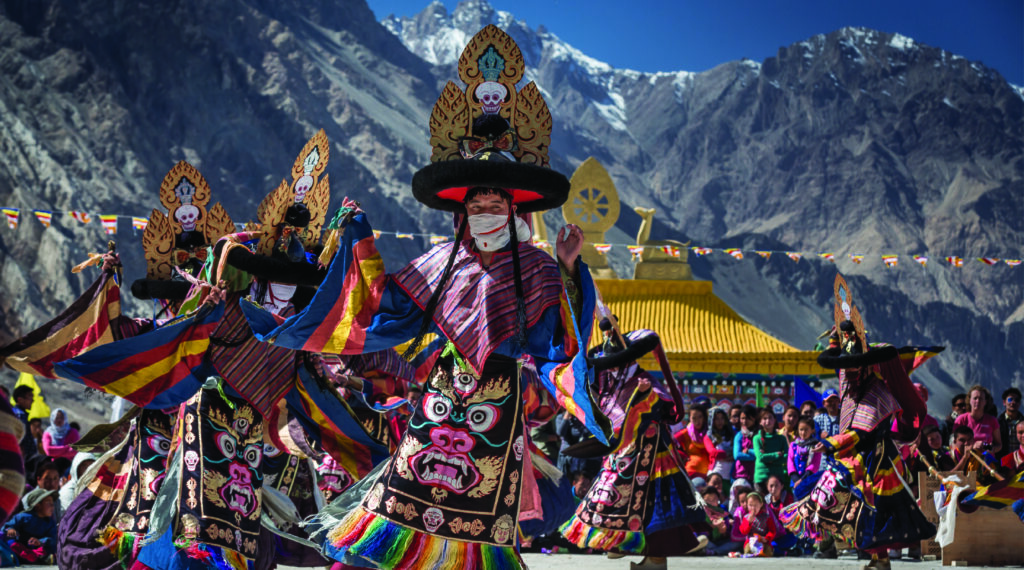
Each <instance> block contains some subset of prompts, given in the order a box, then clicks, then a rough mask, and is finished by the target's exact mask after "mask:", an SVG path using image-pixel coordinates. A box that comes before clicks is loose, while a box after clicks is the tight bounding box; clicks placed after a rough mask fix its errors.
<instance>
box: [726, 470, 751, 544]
mask: <svg viewBox="0 0 1024 570" xmlns="http://www.w3.org/2000/svg"><path fill="white" fill-rule="evenodd" d="M753 490H754V488H753V487H751V486H750V485H749V483H747V481H746V479H737V480H736V481H734V482H733V484H732V490H731V491H730V493H731V495H732V499H731V500H730V501H729V510H730V511H732V531H731V533H730V535H729V536H730V538H731V539H732V540H733V542H735V543H736V544H737V545H742V544H743V542H744V540H746V536H744V534H743V533H742V532H740V521H741V520H742V519H743V517H745V516H747V495H749V494H750V493H751V492H753Z"/></svg>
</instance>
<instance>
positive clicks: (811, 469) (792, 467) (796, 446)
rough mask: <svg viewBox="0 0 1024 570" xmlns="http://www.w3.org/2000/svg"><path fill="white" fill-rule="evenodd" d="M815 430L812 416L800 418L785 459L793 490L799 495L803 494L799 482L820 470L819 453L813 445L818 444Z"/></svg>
mask: <svg viewBox="0 0 1024 570" xmlns="http://www.w3.org/2000/svg"><path fill="white" fill-rule="evenodd" d="M816 431H817V430H816V429H815V426H814V419H813V418H800V421H799V422H797V428H796V434H797V437H796V439H795V440H793V442H792V443H790V444H789V454H788V455H787V459H786V464H787V467H788V471H789V479H790V481H792V484H793V490H794V491H795V492H796V494H797V495H800V496H803V495H804V493H803V492H801V490H800V482H801V481H803V480H804V478H805V477H806V476H808V475H810V474H811V473H817V472H818V471H820V470H821V453H815V452H814V446H816V445H817V444H818V436H817V433H815V432H816ZM809 491H810V489H808V492H809Z"/></svg>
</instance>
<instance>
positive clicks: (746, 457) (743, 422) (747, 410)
mask: <svg viewBox="0 0 1024 570" xmlns="http://www.w3.org/2000/svg"><path fill="white" fill-rule="evenodd" d="M758 416H760V410H758V409H757V408H755V407H754V406H744V407H743V411H742V412H741V413H740V431H739V432H737V433H736V436H735V437H733V440H732V456H733V458H734V459H735V461H736V462H735V471H733V476H734V477H736V479H746V480H747V481H753V480H754V463H755V461H756V459H757V458H756V457H755V456H754V436H755V435H757V422H758Z"/></svg>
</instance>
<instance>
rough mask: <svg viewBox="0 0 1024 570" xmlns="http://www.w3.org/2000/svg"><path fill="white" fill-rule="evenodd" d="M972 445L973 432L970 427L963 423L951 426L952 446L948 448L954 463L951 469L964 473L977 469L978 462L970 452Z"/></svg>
mask: <svg viewBox="0 0 1024 570" xmlns="http://www.w3.org/2000/svg"><path fill="white" fill-rule="evenodd" d="M973 447H974V432H973V431H971V428H969V427H967V426H964V425H956V426H953V447H951V448H950V449H949V452H950V455H951V456H952V457H953V461H955V462H956V463H955V464H954V465H953V469H952V471H963V472H965V473H966V472H968V471H977V470H978V462H977V460H976V459H974V456H972V455H971V453H970V452H971V449H972V448H973Z"/></svg>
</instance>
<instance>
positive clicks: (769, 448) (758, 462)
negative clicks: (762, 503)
mask: <svg viewBox="0 0 1024 570" xmlns="http://www.w3.org/2000/svg"><path fill="white" fill-rule="evenodd" d="M759 419H760V422H761V431H760V432H758V434H757V435H755V436H754V488H755V489H757V490H758V492H759V493H761V494H762V496H763V494H764V493H766V492H767V491H768V486H767V483H768V477H771V476H772V475H775V476H777V477H779V479H780V480H785V481H786V483H787V484H788V483H789V476H788V474H787V472H786V456H787V455H788V452H789V441H787V440H786V436H784V435H779V433H778V426H777V423H778V422H776V420H775V414H774V413H772V411H771V410H769V409H768V408H765V409H763V410H761V414H760V418H759Z"/></svg>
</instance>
